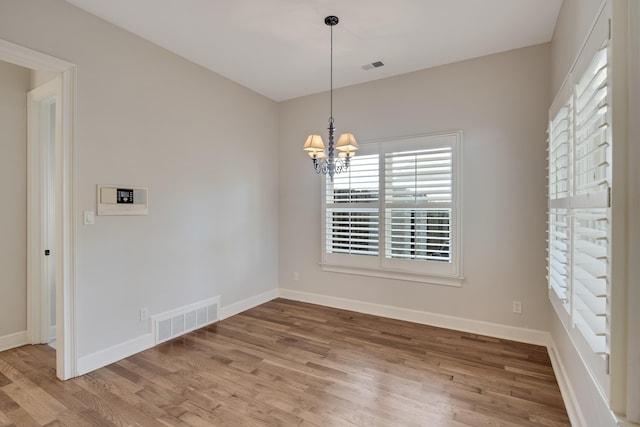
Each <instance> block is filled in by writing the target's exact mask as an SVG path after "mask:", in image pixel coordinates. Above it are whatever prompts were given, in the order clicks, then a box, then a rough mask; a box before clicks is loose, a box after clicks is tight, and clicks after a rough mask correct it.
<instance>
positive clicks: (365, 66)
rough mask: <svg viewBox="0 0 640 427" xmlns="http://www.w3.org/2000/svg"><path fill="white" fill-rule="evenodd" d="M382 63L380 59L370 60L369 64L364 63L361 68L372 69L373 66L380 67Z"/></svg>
mask: <svg viewBox="0 0 640 427" xmlns="http://www.w3.org/2000/svg"><path fill="white" fill-rule="evenodd" d="M383 65H384V62H382V61H375V62H372V63H371V64H364V65H363V66H362V69H363V70H372V69H374V68H380V67H382V66H383Z"/></svg>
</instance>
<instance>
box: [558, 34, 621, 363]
mask: <svg viewBox="0 0 640 427" xmlns="http://www.w3.org/2000/svg"><path fill="white" fill-rule="evenodd" d="M607 58H608V51H607V45H606V43H605V44H603V45H602V46H601V47H600V48H599V49H597V51H596V53H595V55H594V56H593V58H591V61H590V62H589V63H588V64H587V66H586V67H585V69H584V71H583V73H582V74H581V75H580V76H579V78H578V79H576V80H574V82H576V83H575V84H574V85H573V87H572V89H571V94H570V100H569V101H568V102H567V103H566V104H565V105H564V106H563V107H561V108H560V109H559V110H558V112H557V114H556V115H555V116H554V117H553V119H552V120H551V121H550V124H549V158H548V162H549V171H548V174H549V224H548V241H549V249H548V252H549V257H548V261H549V262H548V273H549V274H548V280H549V287H550V289H552V290H553V291H554V292H555V294H556V295H557V297H558V298H559V299H560V301H561V302H562V303H563V305H564V307H565V309H566V310H567V312H569V313H570V316H571V319H572V323H573V325H574V326H575V327H576V329H577V330H578V331H579V332H580V334H581V335H582V336H583V337H584V339H585V341H586V342H587V343H588V345H589V347H590V348H591V350H592V351H594V352H595V353H598V354H604V355H608V354H609V324H610V318H609V316H610V305H609V301H610V296H611V295H610V279H611V266H610V260H611V255H610V254H611V210H610V200H609V194H610V188H611V176H612V175H611V155H612V151H611V148H612V145H611V132H610V119H609V117H610V112H609V99H610V93H609V86H608V67H607V65H608V64H607Z"/></svg>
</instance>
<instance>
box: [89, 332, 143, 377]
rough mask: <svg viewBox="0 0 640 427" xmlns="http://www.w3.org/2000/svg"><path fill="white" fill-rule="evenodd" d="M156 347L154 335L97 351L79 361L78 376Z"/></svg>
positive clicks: (140, 337)
mask: <svg viewBox="0 0 640 427" xmlns="http://www.w3.org/2000/svg"><path fill="white" fill-rule="evenodd" d="M153 346H154V339H153V334H145V335H142V336H139V337H137V338H134V339H132V340H129V341H126V342H123V343H121V344H116V345H114V346H112V347H109V348H106V349H104V350H100V351H96V352H95V353H92V354H90V355H88V356H84V357H80V358H79V359H78V365H77V370H78V372H77V374H78V375H84V374H86V373H88V372H91V371H94V370H96V369H98V368H102V367H103V366H107V365H110V364H111V363H114V362H117V361H118V360H122V359H124V358H126V357H129V356H132V355H134V354H136V353H140V352H141V351H143V350H147V349H149V348H151V347H153Z"/></svg>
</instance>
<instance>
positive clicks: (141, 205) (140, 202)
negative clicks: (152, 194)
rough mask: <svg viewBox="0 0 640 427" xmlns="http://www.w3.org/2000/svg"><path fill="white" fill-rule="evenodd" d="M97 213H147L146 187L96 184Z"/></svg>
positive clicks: (147, 191) (147, 198) (147, 190)
mask: <svg viewBox="0 0 640 427" xmlns="http://www.w3.org/2000/svg"><path fill="white" fill-rule="evenodd" d="M97 193H98V194H97V199H98V209H97V211H98V215H147V214H148V213H149V197H148V196H149V194H148V193H149V189H148V188H146V187H131V186H115V185H98V189H97Z"/></svg>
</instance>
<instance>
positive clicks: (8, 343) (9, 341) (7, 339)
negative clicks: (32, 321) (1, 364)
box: [0, 331, 28, 351]
mask: <svg viewBox="0 0 640 427" xmlns="http://www.w3.org/2000/svg"><path fill="white" fill-rule="evenodd" d="M25 344H28V343H27V331H20V332H16V333H13V334H9V335H5V336H3V337H0V351H5V350H11V349H12V348H16V347H20V346H23V345H25Z"/></svg>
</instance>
